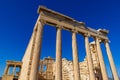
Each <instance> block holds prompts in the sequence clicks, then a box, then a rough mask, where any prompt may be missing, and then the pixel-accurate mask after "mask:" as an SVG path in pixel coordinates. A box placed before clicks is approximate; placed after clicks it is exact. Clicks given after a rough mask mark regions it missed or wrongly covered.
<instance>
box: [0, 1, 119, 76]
mask: <svg viewBox="0 0 120 80" xmlns="http://www.w3.org/2000/svg"><path fill="white" fill-rule="evenodd" d="M39 5H44V6H46V7H48V8H50V9H52V10H55V11H57V12H60V13H63V14H65V15H68V16H70V17H73V18H74V19H76V20H78V21H83V22H85V23H86V25H87V26H89V27H91V28H94V29H98V28H105V29H108V30H109V31H110V33H109V35H108V36H109V39H110V41H111V43H110V46H111V50H112V53H113V54H112V55H113V58H114V62H115V64H116V68H117V71H118V73H119V76H120V1H119V0H0V76H2V75H3V72H4V68H5V65H6V60H16V61H21V60H22V57H23V55H24V52H25V49H26V47H27V44H28V42H29V39H30V36H31V34H32V30H33V27H34V25H35V22H36V20H37V17H38V15H39V14H37V9H38V6H39ZM55 39H56V29H55V28H54V27H51V26H45V27H44V33H43V44H42V54H41V58H43V57H47V56H51V57H53V58H55ZM77 43H78V52H79V60H80V61H82V60H83V59H84V57H85V48H84V47H85V46H84V38H83V37H82V36H81V35H77ZM101 46H102V49H103V56H104V60H105V65H106V68H107V72H108V74H109V76H110V77H111V71H110V67H109V63H108V59H107V56H106V51H105V47H104V45H103V44H102V45H101ZM62 52H63V55H62V57H65V58H67V59H68V60H72V46H71V33H70V32H68V31H65V30H63V31H62Z"/></svg>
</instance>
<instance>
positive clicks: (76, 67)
mask: <svg viewBox="0 0 120 80" xmlns="http://www.w3.org/2000/svg"><path fill="white" fill-rule="evenodd" d="M72 51H73V68H74V80H80V70H79V61H78V49H77V41H76V33H75V32H73V33H72Z"/></svg>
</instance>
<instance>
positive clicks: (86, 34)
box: [83, 33, 91, 37]
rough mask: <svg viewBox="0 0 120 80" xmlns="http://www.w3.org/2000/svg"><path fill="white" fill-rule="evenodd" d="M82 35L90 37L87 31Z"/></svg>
mask: <svg viewBox="0 0 120 80" xmlns="http://www.w3.org/2000/svg"><path fill="white" fill-rule="evenodd" d="M83 36H84V37H90V36H91V35H90V34H89V33H85V34H83Z"/></svg>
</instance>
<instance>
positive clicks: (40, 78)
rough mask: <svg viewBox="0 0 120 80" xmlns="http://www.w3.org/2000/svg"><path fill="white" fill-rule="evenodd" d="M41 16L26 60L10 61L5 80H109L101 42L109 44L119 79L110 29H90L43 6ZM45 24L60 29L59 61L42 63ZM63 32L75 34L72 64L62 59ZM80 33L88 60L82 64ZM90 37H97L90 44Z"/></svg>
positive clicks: (25, 56) (50, 59)
mask: <svg viewBox="0 0 120 80" xmlns="http://www.w3.org/2000/svg"><path fill="white" fill-rule="evenodd" d="M38 13H39V17H38V19H37V22H36V24H35V27H34V29H33V33H32V36H31V39H30V41H29V44H28V47H27V49H26V51H25V54H24V57H23V59H22V61H21V62H17V61H7V65H6V68H5V72H4V75H3V77H2V80H108V75H107V72H106V67H105V63H104V59H103V53H102V49H101V46H100V44H101V43H104V44H105V47H106V52H107V56H108V60H109V63H110V67H111V71H112V74H113V77H114V80H119V79H118V74H117V71H116V68H115V64H114V61H113V57H112V53H111V50H110V46H109V39H108V37H107V34H108V31H107V30H105V29H98V30H95V29H92V28H88V27H87V26H86V25H85V23H84V22H78V21H76V20H74V19H73V18H70V17H68V16H65V15H63V14H60V13H58V12H55V11H53V10H50V9H48V8H46V7H43V6H41V7H39V9H38ZM45 24H47V25H51V26H54V27H55V28H57V29H56V53H55V54H56V58H55V59H54V58H51V57H47V58H44V59H43V60H40V54H41V47H42V46H41V44H42V33H43V29H44V25H45ZM63 29H64V30H67V31H70V32H71V33H72V36H71V37H72V52H73V60H71V61H69V60H67V59H65V58H62V56H61V55H62V46H61V44H62V41H61V37H62V34H61V33H62V30H63ZM76 34H81V35H82V36H83V37H84V40H85V48H86V58H85V59H84V61H82V62H79V60H78V59H79V57H78V49H77V39H76ZM89 38H93V39H94V41H93V42H89ZM68 56H69V54H68Z"/></svg>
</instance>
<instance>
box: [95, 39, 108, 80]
mask: <svg viewBox="0 0 120 80" xmlns="http://www.w3.org/2000/svg"><path fill="white" fill-rule="evenodd" d="M96 47H97V53H98V58H99V62H100V68H101V73H102V78H103V80H108V76H107V72H106V68H105V63H104V59H103V55H102V51H101V47H100V42H99V38H97V37H96Z"/></svg>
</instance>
